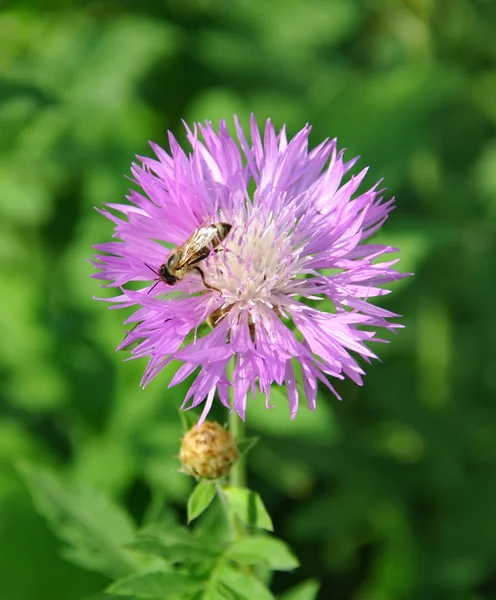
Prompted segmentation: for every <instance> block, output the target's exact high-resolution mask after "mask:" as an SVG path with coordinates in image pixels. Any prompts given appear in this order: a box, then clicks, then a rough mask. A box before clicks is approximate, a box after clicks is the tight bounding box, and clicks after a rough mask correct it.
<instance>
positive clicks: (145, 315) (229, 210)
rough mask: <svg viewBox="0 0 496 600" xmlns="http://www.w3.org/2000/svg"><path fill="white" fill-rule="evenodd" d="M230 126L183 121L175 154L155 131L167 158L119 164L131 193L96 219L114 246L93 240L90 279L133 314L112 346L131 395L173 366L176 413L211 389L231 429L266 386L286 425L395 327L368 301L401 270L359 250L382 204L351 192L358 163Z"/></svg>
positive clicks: (371, 250) (358, 177) (172, 142)
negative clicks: (284, 408)
mask: <svg viewBox="0 0 496 600" xmlns="http://www.w3.org/2000/svg"><path fill="white" fill-rule="evenodd" d="M234 125H235V130H236V133H235V134H234V135H232V134H231V133H230V131H229V129H228V127H227V123H226V122H225V121H221V123H220V125H219V126H218V127H214V126H213V125H212V123H210V122H207V123H204V124H196V125H195V126H194V127H193V128H192V129H190V128H189V127H187V126H186V131H187V137H188V141H189V144H190V145H191V150H190V152H189V153H187V152H185V151H184V150H183V149H182V148H181V147H180V145H179V143H178V142H177V140H176V139H175V138H174V136H173V135H172V134H170V135H169V146H170V150H169V152H168V151H166V150H164V149H162V148H160V147H159V146H157V145H156V144H152V147H153V149H154V151H155V154H156V158H146V157H140V163H139V164H138V163H137V164H133V167H132V173H133V176H134V180H135V183H136V184H137V185H138V186H139V187H140V188H141V191H136V190H130V193H129V195H128V196H127V198H128V201H129V202H127V203H119V204H114V203H112V204H108V205H107V207H108V208H102V209H99V210H100V212H101V213H102V214H104V215H105V216H106V217H108V218H109V219H110V220H111V221H112V222H113V223H114V227H115V230H114V233H113V238H115V239H113V240H112V241H109V242H106V243H103V244H98V245H97V246H95V249H96V250H97V254H96V256H95V258H94V259H93V261H92V262H93V264H94V265H95V266H96V267H97V269H98V273H95V274H94V275H93V276H94V277H95V278H97V279H101V280H104V281H106V282H108V283H106V284H105V286H108V287H110V288H113V289H116V290H117V289H118V290H119V292H118V293H117V294H116V295H115V296H114V297H113V298H108V299H107V301H110V302H112V303H113V305H114V306H118V307H123V308H130V307H134V309H135V312H134V313H133V315H131V317H129V318H128V319H127V323H137V325H136V327H135V328H134V329H132V330H131V331H129V332H128V334H127V336H126V339H125V340H124V342H123V343H122V344H121V346H120V347H132V344H134V343H135V342H136V341H138V342H139V344H138V346H137V347H135V348H133V349H132V351H131V352H132V357H133V358H141V357H149V363H148V366H147V367H146V370H145V374H144V376H143V380H142V384H143V385H147V384H148V383H150V381H152V379H154V378H155V377H156V376H157V375H158V374H159V373H160V372H161V371H162V370H163V369H165V368H166V367H167V366H168V365H170V364H171V363H172V362H173V361H179V362H180V363H181V366H180V367H179V368H178V370H177V372H176V373H175V375H174V377H173V379H172V381H171V383H170V385H176V384H178V383H180V382H182V381H184V380H185V379H186V378H187V377H189V376H194V380H193V382H192V383H191V387H190V389H189V391H188V392H187V394H186V396H185V399H184V403H183V408H193V407H196V406H199V405H200V404H203V412H202V415H201V417H200V421H203V420H204V419H205V417H206V415H207V414H208V412H209V410H210V408H211V407H212V404H213V402H214V398H215V396H216V394H218V396H219V400H220V402H221V403H222V404H223V405H224V406H226V407H228V408H229V409H230V410H234V411H236V412H237V413H238V414H239V415H240V417H241V418H243V419H244V418H245V415H246V410H247V405H248V398H249V396H254V397H255V399H256V398H257V397H258V396H262V397H264V396H265V402H266V404H267V406H268V407H270V406H271V400H270V393H271V387H272V386H273V385H274V384H277V385H279V386H283V385H285V387H286V390H287V397H288V405H289V409H290V410H289V412H290V416H291V417H294V416H295V415H296V414H297V412H298V409H299V406H300V405H301V404H302V402H305V403H306V404H308V406H309V407H310V409H311V410H315V407H316V404H317V393H318V387H319V383H322V384H323V385H325V386H327V387H328V388H329V389H330V390H331V391H332V392H333V393H334V394H335V395H336V396H337V397H338V398H339V397H340V396H339V392H338V390H336V389H335V388H334V386H333V380H335V379H344V378H345V377H348V378H350V379H351V380H352V381H354V382H356V383H357V384H358V385H361V384H362V377H363V375H364V373H365V369H364V368H363V367H364V363H368V362H370V361H371V359H374V358H377V355H376V354H375V352H374V351H373V349H372V348H371V345H372V343H373V342H381V341H384V340H383V339H382V338H381V337H380V336H379V331H381V330H382V331H384V330H390V331H394V330H396V329H397V328H398V327H400V325H399V324H398V323H396V317H397V316H398V315H396V314H395V313H394V312H392V311H391V310H389V309H387V308H385V307H383V306H378V305H377V304H375V303H374V299H375V298H378V297H381V296H384V295H385V294H388V293H389V290H388V289H384V287H383V286H384V285H387V284H389V283H391V282H393V281H397V280H399V279H402V278H403V277H406V276H408V274H407V273H401V272H399V271H397V270H396V268H395V265H396V263H397V261H398V258H397V257H395V256H394V254H395V253H396V252H398V249H397V248H394V247H393V246H390V245H384V244H381V243H378V242H377V241H370V238H371V237H372V236H373V235H374V233H375V232H376V231H377V230H378V229H379V228H380V227H381V226H382V225H383V224H384V222H385V221H386V220H387V219H388V217H389V214H390V212H391V211H392V210H393V208H394V199H392V198H391V199H388V198H387V197H384V195H383V193H384V189H383V188H382V187H381V186H380V184H379V183H376V184H375V185H373V186H372V187H369V188H365V189H362V190H360V189H359V188H360V186H361V184H362V182H363V180H364V179H365V175H366V172H367V169H363V170H361V171H359V172H355V173H354V174H350V172H351V170H352V169H353V168H354V165H355V163H356V159H351V160H345V159H344V155H343V152H342V151H338V149H337V141H336V140H335V139H334V140H330V139H326V140H324V141H323V142H322V143H320V144H319V145H317V146H316V147H314V148H313V149H310V147H309V136H310V129H311V128H310V126H309V125H306V126H305V127H303V129H302V130H301V131H300V132H298V133H296V135H294V137H292V138H289V137H288V136H287V133H286V129H285V127H283V128H282V129H281V130H279V131H276V129H275V128H274V125H273V124H272V122H271V121H270V120H268V121H267V122H266V123H265V126H264V127H263V128H259V126H258V124H257V122H256V120H255V117H254V116H252V118H251V120H250V124H249V133H250V135H247V134H246V133H247V132H246V131H245V130H244V129H243V127H242V126H241V123H240V122H239V120H238V119H237V118H236V117H235V123H234ZM116 213H117V214H116ZM203 219H206V220H204V221H203V222H202V220H203ZM188 236H189V237H188ZM183 240H186V241H185V242H183ZM164 243H165V244H167V245H172V247H173V250H172V251H171V252H170V254H169V255H168V256H167V257H166V258H165V259H164V246H163V244H164ZM169 247H171V246H169ZM391 255H393V256H391ZM150 265H152V266H154V268H153V269H152V266H150ZM150 270H152V271H153V272H154V273H155V278H156V281H155V282H153V283H151V284H150V279H151V275H150V272H149V271H150ZM192 272H193V273H194V272H196V273H198V274H199V275H200V276H201V281H200V278H198V277H193V276H192V277H191V278H189V277H188V274H190V273H192ZM183 280H184V281H183ZM145 281H146V283H145V284H144V285H143V286H142V284H143V282H145ZM202 282H203V283H202ZM136 283H137V284H138V285H140V288H139V289H138V290H136V289H133V287H131V286H128V285H127V284H136ZM155 286H160V287H161V288H163V289H161V292H162V293H160V294H154V293H151V292H152V290H154V289H155ZM176 291H180V292H181V293H175V292H176ZM205 323H206V324H209V325H210V326H211V328H208V327H202V325H203V324H205ZM231 361H232V362H233V363H234V367H233V368H232V369H231V368H230V367H228V365H229V363H230V362H231ZM295 368H296V372H295ZM193 374H194V375H193ZM230 391H231V392H232V393H229V392H230Z"/></svg>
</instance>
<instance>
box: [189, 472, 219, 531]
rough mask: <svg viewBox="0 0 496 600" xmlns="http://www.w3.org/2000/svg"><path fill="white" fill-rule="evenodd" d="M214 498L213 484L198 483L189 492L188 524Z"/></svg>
mask: <svg viewBox="0 0 496 600" xmlns="http://www.w3.org/2000/svg"><path fill="white" fill-rule="evenodd" d="M214 496H215V484H213V483H209V482H207V481H200V483H198V484H197V485H196V487H195V489H194V490H193V491H192V492H191V495H190V497H189V498H188V523H191V521H193V520H194V519H196V517H199V516H200V515H201V514H202V512H203V511H204V510H205V509H206V508H208V507H209V506H210V503H211V502H212V500H213V499H214Z"/></svg>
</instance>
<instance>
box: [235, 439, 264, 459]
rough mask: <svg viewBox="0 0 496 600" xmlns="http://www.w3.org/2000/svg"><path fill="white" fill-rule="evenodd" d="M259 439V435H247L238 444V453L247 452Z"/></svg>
mask: <svg viewBox="0 0 496 600" xmlns="http://www.w3.org/2000/svg"><path fill="white" fill-rule="evenodd" d="M259 439H260V438H259V437H249V438H245V439H244V440H241V442H239V444H238V452H239V455H240V456H242V455H243V454H246V453H247V452H249V451H250V450H251V449H252V448H253V446H254V445H255V444H256V443H257V442H258V440H259Z"/></svg>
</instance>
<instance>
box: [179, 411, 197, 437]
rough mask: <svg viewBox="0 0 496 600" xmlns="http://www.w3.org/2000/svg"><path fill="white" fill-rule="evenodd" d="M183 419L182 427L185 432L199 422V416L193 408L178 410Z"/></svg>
mask: <svg viewBox="0 0 496 600" xmlns="http://www.w3.org/2000/svg"><path fill="white" fill-rule="evenodd" d="M178 412H179V418H180V419H181V428H182V430H183V433H186V432H187V431H189V430H190V429H192V428H193V427H194V426H195V425H196V424H197V423H198V419H199V416H198V415H197V414H196V412H195V411H193V410H178Z"/></svg>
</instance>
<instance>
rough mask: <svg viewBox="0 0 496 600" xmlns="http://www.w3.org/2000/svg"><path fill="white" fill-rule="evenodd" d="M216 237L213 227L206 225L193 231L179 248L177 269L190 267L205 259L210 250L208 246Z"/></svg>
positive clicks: (215, 230)
mask: <svg viewBox="0 0 496 600" xmlns="http://www.w3.org/2000/svg"><path fill="white" fill-rule="evenodd" d="M216 235H217V228H216V227H215V225H207V226H206V227H201V228H200V229H197V230H196V231H194V232H193V233H192V234H191V235H190V237H189V238H188V239H187V240H186V241H185V242H184V244H183V245H182V246H181V249H182V253H181V258H180V260H179V263H178V264H177V267H176V268H177V269H181V268H184V267H188V266H192V265H194V264H196V263H197V262H200V261H201V260H203V259H205V258H207V256H208V255H209V254H210V251H211V250H212V248H211V247H210V244H211V242H212V240H213V239H214V238H215V237H216Z"/></svg>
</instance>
